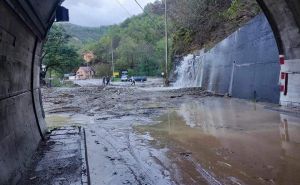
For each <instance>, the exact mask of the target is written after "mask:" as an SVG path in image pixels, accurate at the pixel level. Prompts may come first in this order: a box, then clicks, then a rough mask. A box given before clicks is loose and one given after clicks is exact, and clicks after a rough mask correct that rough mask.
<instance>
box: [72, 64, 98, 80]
mask: <svg viewBox="0 0 300 185" xmlns="http://www.w3.org/2000/svg"><path fill="white" fill-rule="evenodd" d="M94 75H95V71H94V69H93V68H91V67H80V68H79V69H78V70H77V72H76V79H77V80H86V79H90V78H93V76H94Z"/></svg>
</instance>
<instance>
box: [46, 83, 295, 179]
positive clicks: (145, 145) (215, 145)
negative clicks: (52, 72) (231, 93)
mask: <svg viewBox="0 0 300 185" xmlns="http://www.w3.org/2000/svg"><path fill="white" fill-rule="evenodd" d="M81 83H82V84H81V85H83V87H76V88H57V89H44V90H43V94H44V97H43V99H44V107H45V110H46V117H47V123H48V124H49V126H51V127H56V126H61V125H80V126H83V127H84V128H85V129H86V135H87V149H88V160H89V163H90V176H91V182H92V184H97V185H98V184H299V183H300V179H299V177H298V176H299V175H297V173H298V172H299V171H300V164H299V156H300V145H299V143H300V138H299V133H300V125H299V124H300V120H299V118H297V117H295V116H291V115H289V116H288V115H284V114H281V113H280V112H276V111H271V110H268V109H266V108H265V107H264V104H254V103H251V102H248V101H244V100H236V99H228V98H223V97H214V96H212V95H211V94H210V93H206V92H203V91H201V89H199V88H190V89H171V88H168V89H166V88H161V87H159V86H160V85H159V84H158V83H157V82H150V83H143V84H141V85H139V84H138V85H137V87H131V86H129V85H127V84H126V83H125V84H124V83H116V84H113V86H109V87H105V88H104V87H98V86H91V85H90V83H89V84H88V85H87V86H84V82H81ZM159 83H160V82H159Z"/></svg>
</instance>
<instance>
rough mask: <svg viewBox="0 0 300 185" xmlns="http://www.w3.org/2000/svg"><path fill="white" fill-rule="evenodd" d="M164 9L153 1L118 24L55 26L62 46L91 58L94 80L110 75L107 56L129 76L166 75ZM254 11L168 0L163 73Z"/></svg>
mask: <svg viewBox="0 0 300 185" xmlns="http://www.w3.org/2000/svg"><path fill="white" fill-rule="evenodd" d="M164 10H165V6H164V2H163V1H156V2H154V3H150V4H148V5H147V6H146V7H145V8H144V13H142V14H140V15H137V16H133V17H130V18H128V19H126V20H125V21H124V22H122V23H120V24H119V25H112V26H107V27H99V28H86V27H81V26H76V25H72V24H55V26H59V27H61V29H60V30H61V31H63V32H64V33H65V34H66V35H68V36H67V39H66V40H67V45H68V46H69V47H70V48H73V49H75V50H76V51H77V53H78V54H79V56H81V55H82V54H83V53H84V52H93V53H94V55H95V59H94V61H92V65H94V67H95V68H96V69H97V75H99V76H103V75H111V74H112V73H111V69H112V67H111V65H112V52H113V54H114V67H115V70H116V71H118V70H121V69H127V70H129V74H130V75H147V76H153V75H160V74H161V72H163V71H165V35H164V34H165V30H164V29H165V23H164ZM259 12H260V9H259V7H258V5H257V4H256V2H255V1H253V0H169V1H168V11H167V16H168V33H169V39H168V42H169V61H170V62H169V66H168V68H169V69H171V67H172V60H173V59H174V57H175V56H183V55H185V54H187V53H190V52H193V51H194V50H197V49H202V48H209V47H211V46H213V45H214V44H216V43H217V42H219V41H221V40H222V39H224V38H225V37H227V36H228V35H230V34H231V33H232V32H234V31H235V30H236V29H238V28H239V27H240V26H242V25H243V24H245V23H246V22H247V21H249V20H250V19H251V18H253V17H254V16H256V15H257V14H258V13H259ZM55 26H54V28H55ZM50 33H51V32H50ZM50 45H51V44H50ZM55 51H60V50H55ZM50 52H51V51H50Z"/></svg>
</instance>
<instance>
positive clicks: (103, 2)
mask: <svg viewBox="0 0 300 185" xmlns="http://www.w3.org/2000/svg"><path fill="white" fill-rule="evenodd" d="M154 1H155V0H138V2H139V3H140V4H141V5H142V6H143V7H144V6H145V5H146V4H148V3H149V2H154ZM118 2H120V4H122V5H123V6H124V7H125V9H127V11H126V10H125V9H124V8H122V7H121V5H120V4H119V3H118ZM63 6H65V7H66V8H68V9H69V14H70V22H71V23H73V24H77V25H81V26H90V27H98V26H103V25H112V24H116V23H121V22H122V21H124V20H125V19H126V18H127V17H130V15H136V14H139V13H141V12H142V10H141V8H140V7H138V5H137V4H136V3H135V1H134V0H65V2H64V3H63Z"/></svg>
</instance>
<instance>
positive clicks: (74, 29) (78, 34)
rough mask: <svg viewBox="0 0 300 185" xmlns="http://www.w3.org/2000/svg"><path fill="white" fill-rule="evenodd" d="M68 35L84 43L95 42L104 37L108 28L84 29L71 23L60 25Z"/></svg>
mask: <svg viewBox="0 0 300 185" xmlns="http://www.w3.org/2000/svg"><path fill="white" fill-rule="evenodd" d="M60 24H61V25H62V27H63V28H64V30H65V31H66V33H68V34H69V35H70V36H71V37H74V38H77V39H78V40H80V41H81V42H82V43H89V42H95V41H97V40H99V39H100V37H101V36H103V35H104V34H105V33H106V31H107V29H108V27H107V26H102V27H83V26H78V25H75V24H71V23H60Z"/></svg>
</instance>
